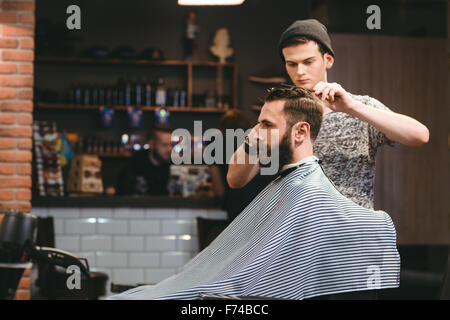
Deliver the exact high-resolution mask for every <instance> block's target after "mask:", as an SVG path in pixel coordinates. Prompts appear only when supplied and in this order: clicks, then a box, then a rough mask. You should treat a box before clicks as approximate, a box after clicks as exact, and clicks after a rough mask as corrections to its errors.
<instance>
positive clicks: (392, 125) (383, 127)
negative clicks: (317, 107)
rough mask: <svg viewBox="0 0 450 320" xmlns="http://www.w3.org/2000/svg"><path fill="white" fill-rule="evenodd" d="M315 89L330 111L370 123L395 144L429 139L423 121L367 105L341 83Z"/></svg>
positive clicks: (410, 144) (415, 144)
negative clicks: (347, 90)
mask: <svg viewBox="0 0 450 320" xmlns="http://www.w3.org/2000/svg"><path fill="white" fill-rule="evenodd" d="M314 90H315V93H316V95H318V96H319V98H321V99H322V100H324V101H326V102H327V106H328V107H329V108H330V109H332V110H334V111H338V112H345V113H347V114H349V115H350V116H352V117H356V118H358V119H360V120H362V121H365V122H367V123H369V124H370V125H372V126H373V127H375V128H377V129H378V130H379V131H381V132H383V133H384V134H385V135H386V136H387V137H388V138H389V139H390V140H392V141H396V142H399V143H401V144H404V145H407V146H412V147H416V146H421V145H423V144H425V143H427V142H428V140H429V136H430V133H429V131H428V128H427V127H426V126H424V125H423V124H422V123H420V122H419V121H417V120H415V119H413V118H411V117H409V116H406V115H403V114H399V113H395V112H392V111H388V110H382V109H377V108H372V107H368V106H365V105H364V104H362V103H361V102H359V101H356V100H355V99H353V98H352V97H351V96H350V95H349V94H348V93H347V92H346V91H345V90H344V88H342V87H341V86H340V85H339V84H337V83H326V82H319V83H318V84H317V85H316V86H315V87H314Z"/></svg>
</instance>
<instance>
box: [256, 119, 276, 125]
mask: <svg viewBox="0 0 450 320" xmlns="http://www.w3.org/2000/svg"><path fill="white" fill-rule="evenodd" d="M258 123H265V124H274V123H273V122H270V120H267V119H263V120H261V121H259V120H258Z"/></svg>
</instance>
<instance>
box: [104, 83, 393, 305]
mask: <svg viewBox="0 0 450 320" xmlns="http://www.w3.org/2000/svg"><path fill="white" fill-rule="evenodd" d="M321 123H322V104H321V102H320V101H319V100H318V99H317V98H316V97H314V96H313V94H312V93H310V92H309V91H307V90H304V89H301V88H275V89H272V90H270V91H269V94H268V95H267V97H266V101H265V104H264V106H263V108H262V109H261V113H260V115H259V118H258V126H257V129H256V131H255V132H256V135H258V136H259V139H260V142H261V143H263V145H266V146H267V150H269V149H270V150H271V151H272V152H271V154H269V155H268V157H269V158H270V157H272V156H273V155H274V153H273V150H278V154H277V155H278V156H279V158H278V160H279V162H277V163H278V164H279V168H281V169H280V170H278V174H277V175H276V176H275V177H274V179H273V180H272V182H270V183H269V185H268V186H267V187H266V188H264V189H263V190H262V191H261V192H260V193H259V194H258V195H257V196H256V198H255V199H254V200H253V201H252V202H251V203H250V204H249V205H248V206H247V207H246V208H245V209H244V210H243V211H242V213H241V214H240V215H239V216H237V217H236V219H235V220H234V221H233V222H232V223H231V224H230V225H229V226H228V227H227V228H226V229H225V230H224V231H223V232H222V233H221V234H220V235H219V236H218V237H217V238H216V239H215V240H214V241H213V242H212V243H211V244H210V245H209V246H208V247H206V248H205V249H204V250H202V251H201V252H200V253H199V254H197V255H196V256H195V257H194V258H193V259H192V260H191V261H189V262H188V263H187V264H186V265H185V266H184V267H183V268H182V270H181V271H180V272H179V273H178V274H176V275H173V276H171V277H169V278H167V279H165V280H163V281H161V282H160V283H158V284H156V285H154V286H140V287H137V288H134V289H131V290H128V291H125V292H123V293H121V294H118V295H115V296H112V297H110V299H202V298H203V297H205V296H217V297H243V296H247V297H248V296H257V297H271V298H280V299H305V298H312V297H317V296H322V295H330V294H337V293H344V292H356V291H367V290H373V289H385V288H395V287H398V285H399V274H400V258H399V254H398V252H397V247H396V232H395V227H394V225H393V223H392V220H391V218H390V217H389V215H388V214H387V213H385V212H383V211H375V210H371V209H367V208H364V207H361V206H359V205H357V204H355V203H354V202H352V201H351V200H349V199H347V198H345V197H344V196H343V195H342V194H340V193H339V192H338V191H337V190H336V188H335V187H334V185H333V184H332V183H331V182H330V181H329V179H328V178H327V177H326V175H325V174H324V172H323V171H322V168H321V166H320V164H319V159H317V158H316V157H315V156H313V142H314V139H315V138H316V137H317V134H318V133H319V130H320V125H321ZM263 129H264V130H267V132H271V131H272V130H278V136H279V138H278V139H276V140H274V141H270V140H271V139H269V138H268V137H271V135H270V133H269V134H268V135H267V139H264V137H263V136H264V135H263V134H261V133H262V132H263ZM247 160H248V158H247ZM271 160H273V159H271ZM259 161H261V159H259ZM261 163H262V161H261Z"/></svg>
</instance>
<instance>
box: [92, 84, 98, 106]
mask: <svg viewBox="0 0 450 320" xmlns="http://www.w3.org/2000/svg"><path fill="white" fill-rule="evenodd" d="M92 104H93V105H98V104H99V89H98V86H95V87H93V88H92Z"/></svg>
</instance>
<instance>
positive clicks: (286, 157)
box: [278, 130, 293, 170]
mask: <svg viewBox="0 0 450 320" xmlns="http://www.w3.org/2000/svg"><path fill="white" fill-rule="evenodd" d="M290 132H291V130H286V132H285V134H284V135H283V138H282V139H281V142H280V144H279V145H278V152H279V159H280V160H279V166H280V170H281V169H282V168H283V166H285V165H286V164H289V163H290V162H291V161H292V154H293V153H292V149H291V135H290Z"/></svg>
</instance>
